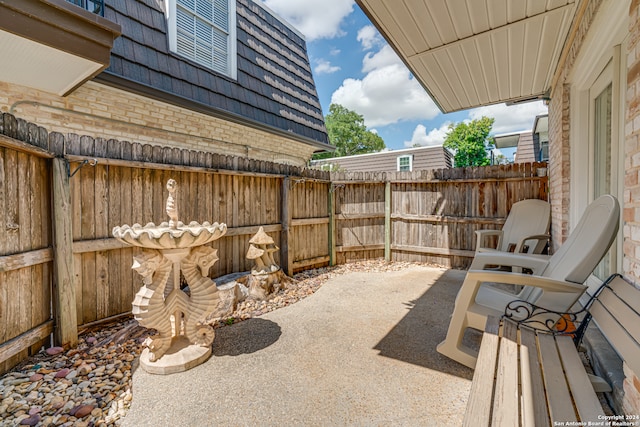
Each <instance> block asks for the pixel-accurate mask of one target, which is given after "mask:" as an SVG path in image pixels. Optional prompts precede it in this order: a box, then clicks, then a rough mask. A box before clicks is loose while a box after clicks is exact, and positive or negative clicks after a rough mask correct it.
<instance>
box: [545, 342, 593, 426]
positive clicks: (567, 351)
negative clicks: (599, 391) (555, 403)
mask: <svg viewBox="0 0 640 427" xmlns="http://www.w3.org/2000/svg"><path fill="white" fill-rule="evenodd" d="M556 343H557V345H558V353H559V354H560V358H561V359H562V365H563V366H564V370H565V375H566V377H567V382H568V384H569V388H570V389H571V394H572V395H573V401H574V403H575V405H576V408H577V410H578V415H579V416H580V420H581V421H594V420H600V419H602V418H601V417H599V416H603V415H604V411H603V410H602V406H600V401H599V400H598V397H597V396H596V394H595V393H594V390H593V386H592V385H591V381H589V377H588V376H587V371H586V370H585V369H584V365H583V364H582V360H580V356H579V355H578V352H577V351H576V348H575V345H574V344H573V340H572V339H571V337H568V336H559V337H556Z"/></svg>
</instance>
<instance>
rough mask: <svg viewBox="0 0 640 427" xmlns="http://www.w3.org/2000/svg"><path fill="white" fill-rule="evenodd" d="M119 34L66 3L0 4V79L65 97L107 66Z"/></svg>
mask: <svg viewBox="0 0 640 427" xmlns="http://www.w3.org/2000/svg"><path fill="white" fill-rule="evenodd" d="M120 33H121V29H120V25H118V24H116V23H114V22H111V21H109V20H108V19H105V18H103V17H101V16H98V15H96V14H94V13H91V12H88V11H86V10H84V9H82V8H80V7H78V6H76V5H74V4H71V3H69V2H67V1H65V0H0V58H3V61H2V67H0V81H4V82H9V83H14V84H18V85H22V86H27V87H32V88H35V89H38V90H43V91H45V92H50V93H55V94H57V95H62V96H65V95H67V94H69V93H70V92H71V91H73V90H74V89H75V88H76V87H78V86H80V85H81V84H83V83H84V82H86V81H87V80H89V79H91V78H92V77H94V76H95V75H97V74H98V73H100V72H101V71H102V70H104V69H105V68H107V67H108V66H109V59H110V56H111V48H112V47H113V41H114V40H115V38H116V37H118V36H119V35H120Z"/></svg>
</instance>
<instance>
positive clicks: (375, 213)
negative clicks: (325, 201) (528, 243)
mask: <svg viewBox="0 0 640 427" xmlns="http://www.w3.org/2000/svg"><path fill="white" fill-rule="evenodd" d="M546 167H547V164H546V163H521V164H513V165H503V166H493V167H478V168H455V169H438V170H428V171H417V172H398V173H368V172H356V173H349V172H334V173H332V174H331V206H332V209H331V212H330V217H331V230H333V235H332V242H335V243H334V244H333V245H332V259H333V260H335V262H336V263H338V264H342V263H344V262H348V261H351V260H358V259H371V258H380V257H385V259H387V260H393V261H416V262H426V263H431V264H436V265H442V266H446V267H452V268H467V267H468V266H469V264H470V263H471V260H472V258H473V256H474V253H475V252H474V251H475V242H476V238H475V231H476V230H479V229H484V228H487V229H496V228H500V227H501V226H502V224H504V221H505V219H506V216H507V214H508V212H509V210H510V209H511V205H513V204H514V203H515V202H517V201H519V200H523V199H543V200H547V197H548V195H547V191H548V185H547V177H546V175H545V176H538V174H537V170H538V169H539V168H546Z"/></svg>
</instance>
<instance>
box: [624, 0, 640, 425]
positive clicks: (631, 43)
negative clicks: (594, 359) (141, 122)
mask: <svg viewBox="0 0 640 427" xmlns="http://www.w3.org/2000/svg"><path fill="white" fill-rule="evenodd" d="M639 13H640V0H632V2H631V7H630V8H629V38H628V46H627V99H626V102H627V104H626V105H627V106H626V111H625V156H624V170H625V179H624V201H623V203H624V205H623V209H624V249H623V250H624V261H623V263H624V265H623V269H624V275H625V276H626V277H627V278H628V279H630V280H631V281H633V282H634V283H635V284H636V287H638V286H639V285H640V185H639V183H638V181H639V179H638V174H640V138H639V137H640V16H638V15H639ZM624 373H625V377H626V378H625V381H624V387H623V388H624V401H623V407H624V410H625V412H626V413H627V414H640V380H639V379H638V375H640V372H635V373H634V372H632V371H631V369H629V367H628V366H626V365H625V366H624Z"/></svg>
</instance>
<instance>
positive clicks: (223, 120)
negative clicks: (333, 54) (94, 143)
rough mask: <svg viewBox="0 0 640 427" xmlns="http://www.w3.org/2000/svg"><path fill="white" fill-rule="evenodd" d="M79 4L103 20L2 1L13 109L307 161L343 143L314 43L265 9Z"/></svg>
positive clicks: (60, 124)
mask: <svg viewBox="0 0 640 427" xmlns="http://www.w3.org/2000/svg"><path fill="white" fill-rule="evenodd" d="M70 1H71V2H73V3H80V4H85V5H86V3H88V8H89V9H91V10H96V11H98V12H102V11H104V18H103V17H101V16H97V15H95V14H92V13H89V12H87V11H86V10H84V9H82V8H80V7H78V6H75V5H73V4H71V2H67V1H64V0H7V1H3V2H1V3H0V55H1V56H2V57H3V58H4V59H5V60H4V61H3V65H2V66H0V94H1V95H0V108H1V109H2V111H5V112H10V113H12V114H14V115H15V116H17V117H19V118H22V119H25V120H27V121H30V122H34V123H37V124H38V125H41V126H43V127H45V128H47V129H48V130H50V131H59V132H63V133H69V132H74V133H77V134H81V135H90V136H93V137H102V138H106V139H120V140H130V141H135V142H142V143H149V144H156V145H166V146H174V147H182V148H189V149H194V150H204V151H214V152H217V153H222V154H229V155H236V156H244V157H249V158H253V159H260V160H268V161H275V162H283V163H289V164H295V165H300V166H301V165H304V164H305V163H306V162H307V161H308V159H309V158H310V157H311V155H312V154H313V153H314V152H315V151H326V150H327V149H331V148H332V147H331V146H330V145H329V141H328V137H327V133H326V129H325V127H324V118H323V115H322V109H321V106H320V102H319V100H318V95H317V92H316V88H315V84H314V80H313V77H312V74H311V69H310V65H309V59H308V57H307V51H306V43H305V40H304V37H303V36H302V35H301V34H300V33H299V32H297V31H296V30H295V29H294V28H292V27H291V26H290V25H289V24H287V23H286V22H284V21H283V20H282V19H281V18H279V17H278V16H277V15H275V14H274V13H273V12H271V11H270V10H269V9H267V8H266V7H265V6H264V5H262V3H261V2H259V1H252V0H237V1H236V0H199V1H181V0H105V1H104V4H102V3H101V1H97V0H96V1H88V2H86V1H85V2H83V1H80V0H70ZM112 45H113V47H112V48H111V46H112Z"/></svg>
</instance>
